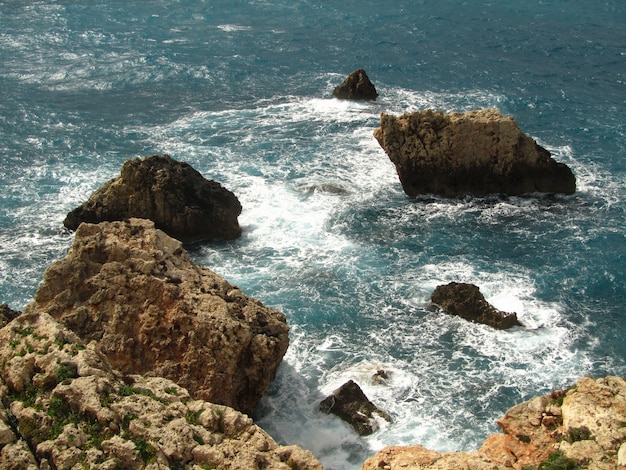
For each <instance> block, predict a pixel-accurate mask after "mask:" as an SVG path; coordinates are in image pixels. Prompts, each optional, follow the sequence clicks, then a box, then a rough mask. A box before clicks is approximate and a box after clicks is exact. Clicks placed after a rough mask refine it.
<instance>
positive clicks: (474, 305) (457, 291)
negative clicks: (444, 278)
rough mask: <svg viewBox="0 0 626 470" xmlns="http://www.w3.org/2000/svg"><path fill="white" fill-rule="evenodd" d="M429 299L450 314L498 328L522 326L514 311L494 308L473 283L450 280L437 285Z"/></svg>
mask: <svg viewBox="0 0 626 470" xmlns="http://www.w3.org/2000/svg"><path fill="white" fill-rule="evenodd" d="M430 300H431V301H432V303H434V304H435V305H438V306H439V307H441V308H442V309H443V311H444V312H446V313H448V314H450V315H458V316H459V317H461V318H464V319H466V320H469V321H472V322H475V323H483V324H485V325H489V326H492V327H493V328H497V329H499V330H504V329H507V328H511V327H512V326H523V325H522V324H521V323H520V322H519V320H518V319H517V314H516V313H507V312H503V311H501V310H498V309H496V308H495V307H494V306H493V305H491V304H490V303H489V302H487V301H486V300H485V297H484V296H483V294H482V293H481V292H480V289H479V288H478V287H477V286H475V285H474V284H466V283H462V282H451V283H450V284H446V285H443V286H437V288H436V289H435V291H434V292H433V293H432V295H431V298H430Z"/></svg>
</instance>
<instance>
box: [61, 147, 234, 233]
mask: <svg viewBox="0 0 626 470" xmlns="http://www.w3.org/2000/svg"><path fill="white" fill-rule="evenodd" d="M239 214H241V204H240V203H239V200H238V199H237V197H236V196H235V195H234V194H233V193H232V192H230V191H229V190H227V189H225V188H223V187H222V186H221V185H220V184H219V183H217V182H216V181H209V180H206V179H205V178H204V177H203V176H202V175H201V174H200V173H198V172H197V171H196V170H194V169H193V168H192V167H191V166H190V165H188V164H187V163H183V162H178V161H175V160H173V159H172V158H170V156H169V155H154V156H152V157H149V158H144V159H139V158H135V159H133V160H127V161H126V163H124V165H123V166H122V170H121V173H120V176H119V177H118V178H114V179H112V180H110V181H108V182H106V183H105V184H103V185H102V186H101V187H100V188H99V189H98V190H97V191H95V192H94V193H93V194H92V195H91V197H90V198H89V199H88V200H87V202H85V203H83V204H82V205H80V206H79V207H77V208H76V209H74V210H73V211H71V212H70V213H69V214H68V215H67V217H66V218H65V221H64V222H63V224H64V225H65V226H66V227H67V228H69V229H70V230H76V229H77V228H78V226H79V225H80V223H81V222H88V223H98V222H103V221H114V220H125V219H128V218H130V217H138V218H142V219H150V220H152V221H154V223H155V224H156V226H157V228H160V229H161V230H163V231H164V232H166V233H167V234H169V235H170V236H172V237H174V238H176V239H178V240H182V241H183V242H194V241H199V240H230V239H233V238H237V237H239V236H240V235H241V228H240V227H239V222H238V221H237V217H239Z"/></svg>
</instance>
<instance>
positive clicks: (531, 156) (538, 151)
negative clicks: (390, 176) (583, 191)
mask: <svg viewBox="0 0 626 470" xmlns="http://www.w3.org/2000/svg"><path fill="white" fill-rule="evenodd" d="M374 136H375V137H376V139H377V140H378V143H379V144H380V145H381V147H382V148H383V149H384V150H385V152H386V153H387V155H388V156H389V158H390V159H391V161H392V162H393V163H394V165H395V166H396V170H397V172H398V176H399V178H400V182H401V183H402V188H403V189H404V192H405V193H406V194H407V195H409V196H411V197H415V196H417V195H418V194H437V195H441V196H446V197H458V196H464V195H476V196H482V195H486V194H494V193H499V194H506V195H519V194H525V193H534V192H543V193H565V194H572V193H574V191H575V190H576V180H575V178H574V175H573V174H572V171H571V170H570V169H569V168H568V167H567V166H566V165H565V164H562V163H557V162H556V161H555V160H554V159H552V158H551V156H550V153H549V152H548V151H547V150H545V149H544V148H542V147H540V146H539V145H537V143H536V142H535V141H534V140H533V139H532V138H530V137H528V136H526V135H525V134H524V133H523V132H522V131H521V130H520V128H519V126H518V124H517V123H516V122H515V120H514V119H513V118H512V117H510V116H503V115H502V114H501V113H500V112H499V111H497V110H495V109H484V110H479V111H470V112H466V113H450V114H444V113H443V112H441V111H432V110H425V111H421V112H415V113H410V114H405V115H403V116H400V117H396V116H392V115H389V114H385V113H383V114H381V117H380V127H379V128H377V129H376V130H375V131H374Z"/></svg>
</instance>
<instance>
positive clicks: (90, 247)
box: [24, 219, 289, 413]
mask: <svg viewBox="0 0 626 470" xmlns="http://www.w3.org/2000/svg"><path fill="white" fill-rule="evenodd" d="M24 311H25V313H31V314H32V313H44V312H45V313H48V314H50V315H51V316H53V317H54V318H56V319H57V320H58V321H59V322H61V323H62V324H64V325H66V326H67V327H68V328H70V329H71V330H72V331H74V332H75V333H76V334H77V335H78V336H79V337H80V338H81V339H82V340H83V341H84V342H86V343H88V342H90V341H97V343H98V349H99V350H100V351H101V352H102V353H103V354H104V355H105V356H106V357H107V358H108V360H109V362H110V363H111V364H112V366H113V367H114V368H115V369H117V370H119V371H121V372H122V373H124V374H140V375H149V376H155V377H165V378H168V379H170V380H172V381H174V382H176V383H177V384H178V385H179V386H181V387H184V388H186V389H188V390H189V393H190V394H191V396H192V397H193V398H195V399H202V400H206V401H210V402H213V403H219V404H223V405H228V406H231V407H233V408H235V409H237V410H240V411H243V412H244V413H251V412H252V410H253V408H254V406H255V405H256V403H257V401H258V400H259V399H260V398H261V396H262V395H263V394H264V393H265V391H266V389H267V387H268V385H269V383H270V382H271V380H273V378H274V376H275V374H276V369H277V368H278V365H279V364H280V362H281V360H282V357H283V355H284V354H285V352H286V350H287V347H288V344H289V337H288V326H287V323H286V319H285V316H284V315H283V314H282V313H281V312H278V311H276V310H272V309H270V308H268V307H266V306H264V305H263V304H262V303H261V302H259V301H257V300H255V299H252V298H250V297H248V296H246V295H245V294H244V293H243V292H242V291H241V290H240V289H239V288H237V287H236V286H234V285H231V284H229V283H228V282H227V281H225V280H224V279H222V278H220V277H219V276H218V275H216V274H215V273H213V272H212V271H210V270H209V269H206V268H203V267H200V266H198V265H196V264H195V263H193V262H192V261H191V260H190V259H189V257H188V256H187V254H186V252H185V250H184V249H183V247H182V244H181V243H180V242H179V241H178V240H175V239H173V238H170V237H169V236H168V235H166V234H165V233H164V232H162V231H161V230H158V229H155V226H154V223H153V222H151V221H148V220H144V219H130V220H128V221H125V222H102V223H100V224H87V223H83V224H81V225H80V226H79V227H78V230H77V231H76V235H75V238H74V243H73V245H72V247H71V249H70V251H69V253H68V254H67V256H66V257H65V258H63V259H61V260H59V261H57V262H56V263H54V264H52V265H51V266H50V267H49V268H48V269H47V270H46V272H45V275H44V280H43V283H42V284H41V286H40V287H39V289H38V290H37V293H36V294H35V299H34V301H33V302H31V303H30V304H29V305H27V306H26V308H25V310H24Z"/></svg>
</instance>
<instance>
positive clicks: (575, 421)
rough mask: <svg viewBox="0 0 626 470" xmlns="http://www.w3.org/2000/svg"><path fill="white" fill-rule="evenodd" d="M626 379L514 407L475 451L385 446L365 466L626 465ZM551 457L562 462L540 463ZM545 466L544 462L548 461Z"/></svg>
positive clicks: (589, 382)
mask: <svg viewBox="0 0 626 470" xmlns="http://www.w3.org/2000/svg"><path fill="white" fill-rule="evenodd" d="M624 423H626V380H625V379H624V378H620V377H604V378H600V379H592V378H590V377H584V378H582V379H580V380H579V381H578V382H577V383H576V385H575V386H574V387H572V388H570V389H568V390H561V391H556V392H553V393H550V394H548V395H544V396H540V397H536V398H533V399H532V400H529V401H527V402H524V403H522V404H520V405H517V406H514V407H513V408H511V409H510V410H508V411H507V412H506V414H505V415H504V416H503V417H502V418H501V419H500V420H499V421H498V425H499V426H500V428H501V429H502V430H503V431H504V434H493V435H491V436H489V437H488V438H487V440H485V442H484V443H483V445H482V447H481V448H480V449H479V450H477V451H473V452H444V453H440V452H435V451H432V450H428V449H426V448H424V447H422V446H419V445H417V446H406V447H400V446H394V447H387V448H385V449H382V450H381V451H379V452H378V453H377V454H375V455H374V456H373V457H371V458H369V459H368V460H367V461H366V462H365V463H364V465H363V467H362V468H363V470H375V469H376V470H379V469H381V468H383V469H387V470H400V469H402V470H418V469H419V470H434V469H440V470H443V469H451V468H467V469H477V470H481V469H485V470H487V469H489V470H504V469H515V470H522V469H528V468H585V469H589V470H616V469H618V468H619V469H623V468H626V426H625V425H624ZM549 459H551V460H552V461H553V462H556V461H558V462H559V465H557V464H556V463H553V464H551V465H547V466H541V467H540V465H541V464H542V463H544V462H546V461H548V460H549ZM544 465H546V464H544Z"/></svg>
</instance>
